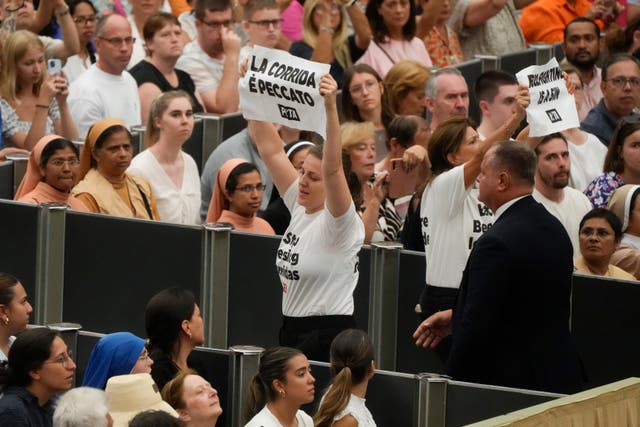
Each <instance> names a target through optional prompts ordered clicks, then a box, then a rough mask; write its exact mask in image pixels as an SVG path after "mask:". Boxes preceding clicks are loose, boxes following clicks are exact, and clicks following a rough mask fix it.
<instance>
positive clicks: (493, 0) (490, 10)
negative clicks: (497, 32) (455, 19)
mask: <svg viewBox="0 0 640 427" xmlns="http://www.w3.org/2000/svg"><path fill="white" fill-rule="evenodd" d="M506 4H507V0H472V1H471V2H470V3H469V6H467V10H466V11H465V13H464V21H463V22H464V26H465V27H468V28H473V27H479V26H480V25H482V24H484V23H485V22H487V21H488V20H489V19H490V18H493V17H494V16H495V15H497V14H498V12H500V11H501V10H502V8H503V7H505V5H506Z"/></svg>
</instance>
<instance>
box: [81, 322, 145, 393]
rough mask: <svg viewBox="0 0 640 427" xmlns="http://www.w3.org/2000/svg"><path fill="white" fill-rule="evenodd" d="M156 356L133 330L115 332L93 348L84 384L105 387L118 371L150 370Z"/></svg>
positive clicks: (137, 372)
mask: <svg viewBox="0 0 640 427" xmlns="http://www.w3.org/2000/svg"><path fill="white" fill-rule="evenodd" d="M152 365H153V359H151V357H149V353H148V351H147V349H146V347H145V341H144V340H143V339H142V338H139V337H137V336H135V335H133V334H132V333H129V332H115V333H113V334H108V335H105V336H103V337H102V338H100V340H99V341H98V343H97V344H96V345H95V347H93V350H91V356H90V357H89V363H87V367H86V368H85V370H84V377H83V379H82V385H83V386H86V387H95V388H101V389H103V390H104V388H105V386H106V385H107V380H108V379H109V378H111V377H115V376H116V375H127V374H150V373H151V366H152Z"/></svg>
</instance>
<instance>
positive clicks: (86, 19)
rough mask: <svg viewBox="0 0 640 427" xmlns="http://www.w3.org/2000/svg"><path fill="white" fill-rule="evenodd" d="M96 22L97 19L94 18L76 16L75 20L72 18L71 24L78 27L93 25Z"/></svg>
mask: <svg viewBox="0 0 640 427" xmlns="http://www.w3.org/2000/svg"><path fill="white" fill-rule="evenodd" d="M97 20H98V18H96V17H95V16H76V17H75V18H73V22H75V23H76V24H78V25H88V24H95V23H96V21H97Z"/></svg>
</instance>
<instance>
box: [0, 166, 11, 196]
mask: <svg viewBox="0 0 640 427" xmlns="http://www.w3.org/2000/svg"><path fill="white" fill-rule="evenodd" d="M0 199H8V200H13V162H0Z"/></svg>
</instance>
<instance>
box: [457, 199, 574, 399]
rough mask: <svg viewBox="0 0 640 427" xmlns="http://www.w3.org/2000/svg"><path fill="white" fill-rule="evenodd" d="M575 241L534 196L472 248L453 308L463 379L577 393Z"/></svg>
mask: <svg viewBox="0 0 640 427" xmlns="http://www.w3.org/2000/svg"><path fill="white" fill-rule="evenodd" d="M572 256H573V251H572V247H571V241H570V240H569V236H568V235H567V232H566V231H565V229H564V227H563V226H562V224H560V222H559V221H558V220H557V219H556V218H555V217H553V216H552V215H551V214H550V213H548V212H547V210H546V209H545V208H544V207H543V206H542V205H541V204H539V203H538V202H536V201H535V200H534V199H533V197H531V196H526V197H524V198H522V199H520V200H518V201H517V202H515V203H514V204H513V205H512V206H510V207H509V208H508V209H507V210H506V211H505V212H504V213H503V214H502V215H501V216H500V217H499V218H498V220H497V221H496V222H495V223H494V225H493V227H492V228H491V229H490V230H488V231H487V232H486V233H484V234H483V235H482V237H481V238H480V239H478V241H477V242H476V244H475V246H474V247H473V249H472V251H471V254H470V255H469V259H468V261H467V265H466V267H465V270H464V273H463V276H462V283H461V286H460V293H459V295H458V300H457V305H456V308H455V310H454V314H453V345H452V348H451V354H450V357H449V362H448V373H449V375H451V376H452V377H453V378H454V379H456V380H461V381H470V382H475V383H483V384H495V385H502V386H509V387H519V388H527V389H533V390H544V391H553V392H558V393H574V392H576V391H579V390H581V389H582V387H583V374H582V369H581V364H580V361H579V357H578V354H577V351H576V350H575V347H574V345H573V342H572V339H571V336H570V332H569V307H570V301H569V296H570V291H571V276H572V272H573V260H572Z"/></svg>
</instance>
